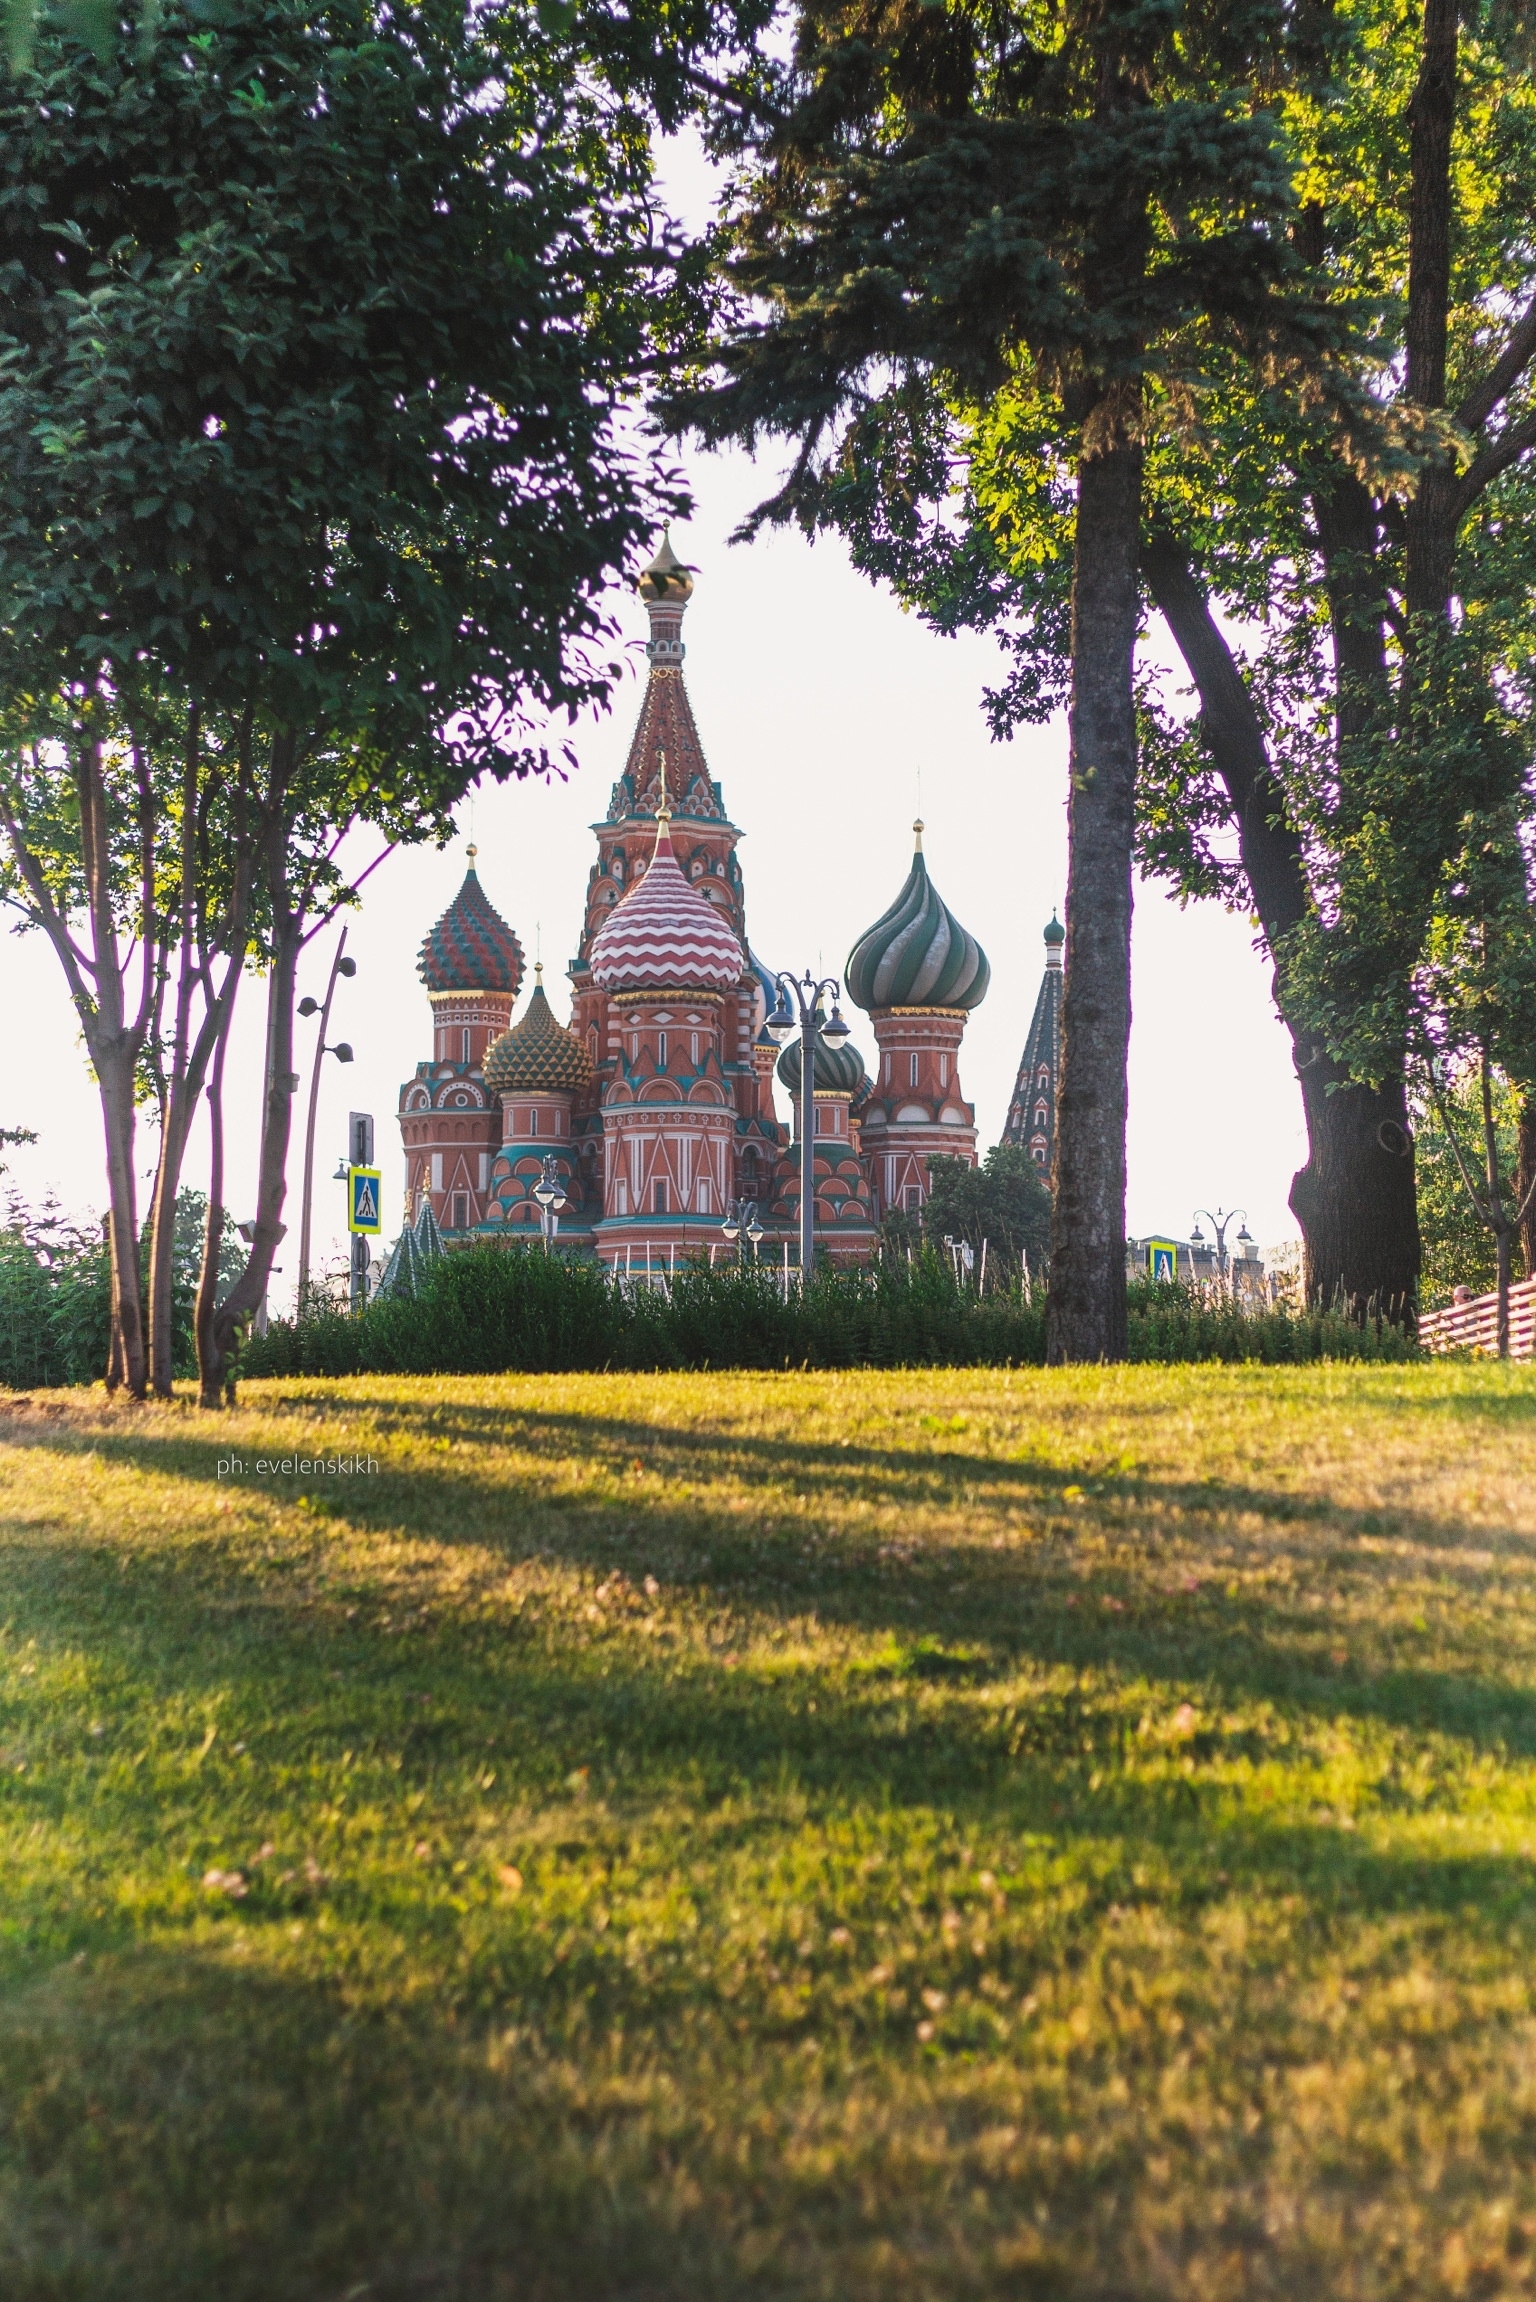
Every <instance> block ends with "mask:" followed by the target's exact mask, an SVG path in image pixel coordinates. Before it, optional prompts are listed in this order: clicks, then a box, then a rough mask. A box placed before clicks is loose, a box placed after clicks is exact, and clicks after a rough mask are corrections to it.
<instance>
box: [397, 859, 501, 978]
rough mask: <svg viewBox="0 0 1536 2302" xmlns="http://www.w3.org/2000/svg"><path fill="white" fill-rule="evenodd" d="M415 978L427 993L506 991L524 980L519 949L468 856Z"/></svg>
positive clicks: (423, 947) (427, 940)
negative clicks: (459, 882) (458, 884)
mask: <svg viewBox="0 0 1536 2302" xmlns="http://www.w3.org/2000/svg"><path fill="white" fill-rule="evenodd" d="M416 972H417V974H418V975H419V976H420V977H421V980H422V982H423V983H424V984H425V985H426V987H427V989H428V990H429V991H509V992H510V993H511V994H512V996H513V997H514V998H516V996H517V987H518V985H519V984H520V983H521V982H522V980H523V947H522V945H521V944H520V943H519V942H518V940H517V937H516V936H515V935H514V934H513V932H512V930H511V928H510V927H509V926H508V925H507V923H506V921H505V920H504V919H503V918H502V916H501V913H500V912H499V911H498V910H497V909H496V907H495V905H494V904H493V903H492V902H491V899H490V897H489V896H488V895H487V894H486V892H485V889H484V888H483V887H482V886H481V884H480V882H479V880H478V878H477V877H476V875H475V850H474V848H471V849H470V851H469V869H468V871H466V872H465V874H464V884H463V886H462V887H461V888H460V889H459V892H458V894H457V895H456V896H455V897H454V899H453V901H452V902H451V903H450V904H449V906H448V908H447V910H446V911H445V912H444V913H443V916H442V918H441V919H440V920H439V921H438V923H437V925H436V926H435V927H434V928H433V930H432V932H431V934H430V935H429V936H428V937H427V939H426V941H425V943H423V945H422V947H421V957H420V959H419V960H418V962H417V967H416Z"/></svg>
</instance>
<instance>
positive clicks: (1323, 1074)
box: [1142, 535, 1536, 1316]
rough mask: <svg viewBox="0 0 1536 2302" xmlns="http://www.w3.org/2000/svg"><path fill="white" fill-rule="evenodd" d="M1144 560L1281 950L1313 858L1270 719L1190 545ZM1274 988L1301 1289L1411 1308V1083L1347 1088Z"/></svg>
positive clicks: (1153, 544) (1166, 542)
mask: <svg viewBox="0 0 1536 2302" xmlns="http://www.w3.org/2000/svg"><path fill="white" fill-rule="evenodd" d="M1142 568H1143V573H1144V574H1145V576H1146V579H1147V584H1148V588H1149V589H1150V591H1151V593H1152V597H1153V599H1154V600H1155V601H1156V603H1157V606H1158V609H1159V611H1160V612H1161V614H1162V616H1163V618H1164V620H1165V622H1166V623H1167V625H1168V628H1169V630H1170V631H1171V632H1172V634H1173V637H1174V641H1175V644H1176V645H1177V647H1178V649H1179V652H1180V654H1181V655H1182V656H1183V658H1184V661H1185V663H1186V665H1187V666H1188V668H1189V672H1190V675H1191V677H1192V678H1193V680H1194V682H1195V686H1196V688H1197V690H1198V692H1199V696H1200V719H1201V727H1202V730H1203V732H1204V735H1205V739H1206V742H1207V743H1208V745H1209V746H1210V751H1211V757H1212V758H1213V759H1214V761H1215V763H1216V767H1217V770H1218V772H1219V774H1220V776H1221V778H1222V781H1223V783H1224V784H1225V785H1226V788H1227V794H1228V797H1229V798H1230V800H1231V802H1232V813H1233V817H1234V819H1235V821H1236V824H1237V834H1238V853H1239V855H1240V857H1241V860H1242V865H1243V872H1244V875H1245V877H1246V879H1247V881H1248V889H1249V893H1250V894H1251V895H1252V897H1253V903H1254V909H1255V910H1256V912H1257V913H1258V918H1259V925H1260V927H1261V929H1262V931H1263V935H1264V941H1265V944H1266V945H1267V946H1268V948H1269V950H1270V951H1271V952H1273V951H1274V950H1275V949H1276V948H1277V946H1278V945H1279V944H1280V943H1281V941H1282V940H1283V938H1284V937H1285V936H1286V935H1288V934H1289V933H1290V932H1291V931H1292V930H1293V929H1294V928H1295V927H1297V926H1298V925H1299V924H1300V922H1301V921H1302V920H1303V919H1304V918H1305V917H1306V914H1307V910H1308V908H1309V904H1310V900H1311V899H1310V894H1309V890H1308V886H1307V872H1306V858H1305V856H1304V855H1303V853H1302V848H1301V842H1300V840H1299V839H1298V838H1297V836H1296V834H1295V832H1294V831H1293V830H1292V829H1291V827H1290V825H1289V824H1288V823H1287V822H1286V820H1285V795H1284V793H1283V791H1282V790H1281V787H1280V783H1279V781H1278V779H1277V777H1276V775H1275V773H1274V769H1273V767H1272V766H1271V764H1270V758H1269V751H1268V746H1267V744H1266V741H1265V735H1264V728H1263V725H1262V722H1261V721H1260V719H1259V716H1258V713H1257V712H1256V711H1255V709H1254V706H1253V699H1252V697H1251V696H1250V694H1249V692H1248V687H1247V683H1246V682H1245V680H1244V678H1243V675H1242V671H1241V668H1240V667H1239V665H1238V663H1237V661H1236V659H1235V657H1234V656H1233V654H1232V651H1231V649H1230V647H1229V646H1228V644H1227V641H1226V638H1225V635H1224V634H1223V633H1222V631H1221V630H1220V628H1219V626H1218V625H1217V623H1216V620H1215V618H1214V617H1213V616H1212V614H1211V611H1210V605H1209V602H1208V600H1207V598H1206V595H1205V591H1204V589H1203V587H1202V585H1201V584H1200V582H1199V581H1198V579H1197V578H1196V576H1195V574H1194V571H1193V569H1192V568H1191V566H1190V563H1189V556H1188V554H1187V553H1186V552H1185V551H1184V550H1183V548H1182V547H1181V546H1180V545H1179V544H1177V543H1176V542H1174V541H1173V539H1172V538H1171V537H1168V536H1166V535H1154V536H1153V537H1151V538H1150V539H1149V540H1148V542H1147V545H1146V547H1145V549H1144V551H1143V554H1142ZM1273 994H1274V1000H1275V1005H1276V1007H1277V1009H1278V1010H1279V1012H1280V1015H1281V1018H1282V1020H1283V1021H1284V1022H1285V1025H1286V1028H1287V1030H1288V1031H1289V1032H1290V1035H1291V1049H1292V1054H1293V1058H1294V1061H1295V1064H1296V1076H1297V1078H1298V1080H1299V1081H1300V1083H1301V1090H1302V1109H1303V1111H1304V1112H1305V1115H1306V1122H1307V1147H1308V1158H1307V1164H1306V1166H1305V1167H1303V1168H1302V1169H1301V1170H1300V1171H1299V1173H1298V1174H1297V1175H1296V1177H1295V1179H1294V1181H1293V1182H1292V1185H1291V1208H1292V1212H1293V1213H1294V1214H1295V1217H1296V1220H1297V1222H1298V1223H1299V1224H1300V1225H1301V1231H1302V1239H1303V1242H1304V1245H1305V1249H1306V1273H1307V1299H1308V1301H1309V1302H1312V1303H1322V1304H1329V1303H1344V1304H1348V1305H1350V1306H1352V1307H1353V1310H1354V1315H1356V1316H1363V1315H1364V1314H1363V1308H1362V1307H1363V1306H1364V1305H1366V1304H1369V1303H1373V1302H1374V1303H1378V1304H1389V1303H1390V1304H1394V1305H1398V1306H1401V1305H1403V1304H1404V1303H1410V1304H1411V1302H1412V1300H1413V1298H1414V1295H1415V1293H1416V1291H1417V1287H1418V1280H1419V1263H1420V1246H1419V1218H1418V1204H1417V1200H1416V1197H1415V1191H1414V1176H1413V1145H1412V1141H1411V1139H1410V1134H1409V1128H1408V1110H1407V1095H1406V1091H1405V1089H1404V1086H1403V1082H1402V1080H1401V1079H1400V1078H1399V1079H1397V1080H1392V1081H1387V1082H1385V1083H1384V1084H1383V1085H1382V1086H1381V1087H1380V1088H1379V1089H1374V1090H1373V1089H1370V1088H1365V1087H1350V1086H1348V1085H1346V1084H1344V1083H1343V1078H1344V1075H1343V1074H1342V1072H1340V1071H1339V1070H1338V1068H1337V1067H1336V1066H1334V1065H1331V1064H1330V1063H1329V1061H1328V1059H1327V1056H1326V1054H1325V1053H1324V1052H1323V1051H1322V1050H1321V1049H1320V1048H1319V1047H1318V1045H1317V1043H1316V1041H1315V1040H1314V1039H1313V1038H1312V1037H1311V1035H1310V1034H1309V1033H1307V1032H1305V1031H1302V1030H1300V1029H1298V1027H1297V1026H1296V1025H1295V1024H1293V1023H1292V1021H1291V1019H1290V1017H1289V1016H1287V1015H1286V1013H1285V1001H1284V998H1283V996H1282V993H1281V988H1280V984H1279V980H1278V975H1277V976H1276V978H1275V980H1274V983H1273ZM1330 1087H1331V1088H1332V1089H1333V1090H1334V1091H1333V1092H1332V1093H1331V1094H1330V1093H1329V1089H1330ZM1533 1148H1536V1142H1533ZM1394 1315H1401V1313H1400V1311H1399V1312H1397V1313H1395V1314H1394Z"/></svg>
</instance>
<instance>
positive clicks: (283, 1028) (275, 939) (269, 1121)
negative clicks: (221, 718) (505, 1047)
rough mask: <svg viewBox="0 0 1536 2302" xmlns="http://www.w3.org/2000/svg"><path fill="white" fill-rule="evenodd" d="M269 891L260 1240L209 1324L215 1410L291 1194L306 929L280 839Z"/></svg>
mask: <svg viewBox="0 0 1536 2302" xmlns="http://www.w3.org/2000/svg"><path fill="white" fill-rule="evenodd" d="M268 886H269V890H270V892H271V895H272V903H273V911H274V914H275V917H274V922H273V930H272V966H271V970H270V973H269V974H268V977H267V1060H266V1072H265V1096H264V1103H263V1112H262V1127H261V1155H260V1163H259V1166H258V1169H257V1182H256V1222H255V1238H254V1240H253V1241H252V1245H251V1251H250V1254H249V1255H248V1256H247V1258H246V1264H245V1269H244V1270H243V1271H242V1272H241V1274H240V1276H239V1278H238V1279H237V1280H236V1281H235V1284H234V1286H233V1287H232V1288H231V1289H230V1291H229V1293H228V1295H227V1296H226V1297H225V1299H224V1301H223V1302H222V1303H221V1304H219V1305H218V1307H217V1309H216V1310H214V1311H213V1313H212V1315H211V1316H210V1318H209V1320H208V1323H207V1355H206V1357H205V1358H203V1360H202V1362H201V1364H200V1367H199V1375H200V1378H201V1396H202V1401H203V1404H204V1405H205V1406H208V1405H212V1404H215V1403H216V1402H217V1400H218V1399H220V1398H221V1397H223V1395H224V1393H225V1389H226V1386H227V1385H228V1383H229V1380H230V1373H231V1369H232V1367H233V1363H234V1357H235V1353H236V1350H237V1349H238V1347H239V1340H240V1333H241V1329H242V1328H243V1326H244V1324H245V1322H246V1321H247V1320H248V1319H249V1318H250V1317H251V1316H252V1315H253V1313H254V1312H255V1311H256V1310H257V1309H258V1308H259V1306H260V1303H261V1299H262V1297H263V1296H264V1295H265V1293H266V1291H267V1282H268V1280H269V1279H270V1278H271V1276H272V1259H273V1257H274V1256H275V1254H276V1253H277V1248H278V1243H279V1241H280V1240H281V1239H282V1237H283V1233H284V1224H283V1221H282V1212H283V1201H284V1199H285V1197H286V1195H287V1189H288V1180H287V1168H288V1145H289V1140H290V1137H291V1134H292V1129H293V1098H294V1093H295V1090H296V1086H297V1080H296V1077H295V1074H294V1070H293V994H294V979H295V976H296V974H297V972H298V962H299V946H300V943H301V941H302V925H303V923H302V920H301V919H299V918H297V917H296V916H295V915H294V913H293V912H292V911H291V910H290V909H289V908H288V905H287V895H286V888H285V887H284V884H283V858H282V847H281V841H279V844H278V849H277V853H276V855H275V856H273V855H271V854H269V860H268Z"/></svg>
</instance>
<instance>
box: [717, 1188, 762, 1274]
mask: <svg viewBox="0 0 1536 2302" xmlns="http://www.w3.org/2000/svg"><path fill="white" fill-rule="evenodd" d="M720 1228H721V1230H722V1231H723V1232H724V1233H725V1235H726V1238H727V1239H728V1240H729V1241H730V1243H731V1245H732V1246H733V1247H734V1248H735V1250H736V1261H737V1263H738V1264H741V1263H744V1262H745V1261H746V1249H745V1248H744V1247H743V1246H742V1244H741V1240H742V1234H743V1233H745V1234H746V1237H747V1238H748V1240H749V1241H750V1242H751V1246H752V1260H753V1262H754V1263H755V1262H756V1261H757V1242H758V1240H759V1239H761V1237H762V1235H763V1226H762V1225H761V1223H759V1221H758V1219H757V1201H756V1200H755V1199H733V1200H732V1201H731V1203H730V1205H729V1207H727V1209H726V1210H725V1221H724V1222H723V1223H722V1224H721V1226H720Z"/></svg>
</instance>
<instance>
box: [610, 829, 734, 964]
mask: <svg viewBox="0 0 1536 2302" xmlns="http://www.w3.org/2000/svg"><path fill="white" fill-rule="evenodd" d="M670 822H671V818H670V817H669V816H668V814H667V812H666V810H665V808H663V810H662V812H661V814H660V816H659V817H658V819H657V830H656V850H655V853H654V854H653V855H652V857H651V860H650V864H649V867H648V868H647V870H646V872H645V875H644V877H643V878H640V879H637V880H635V881H633V882H632V883H631V885H630V888H629V891H628V893H627V894H626V895H625V896H624V897H623V899H622V901H621V902H619V903H616V904H615V905H614V907H613V909H612V910H611V911H610V912H609V914H608V916H607V918H606V919H605V920H604V921H603V924H602V926H601V927H600V928H599V929H598V931H597V933H596V935H594V936H593V938H592V948H591V951H590V952H589V953H588V965H589V966H590V968H591V970H592V980H593V982H594V983H596V984H597V985H599V987H600V988H601V989H602V990H604V991H647V990H669V989H673V988H676V989H678V990H682V989H684V988H686V987H690V986H695V987H697V988H698V989H700V990H710V991H728V990H731V989H732V988H734V986H735V985H736V984H737V983H739V982H740V981H741V977H742V971H743V969H744V968H745V966H746V955H745V953H744V952H743V950H742V948H741V945H740V944H739V943H738V942H737V940H736V936H735V933H734V931H733V929H732V927H731V924H730V922H729V920H727V919H725V918H724V917H723V916H722V915H721V913H720V912H719V911H717V910H716V909H715V907H714V905H713V904H710V903H706V902H705V900H704V898H703V896H702V895H700V894H699V893H698V892H697V891H696V889H694V888H693V887H692V886H691V885H690V884H689V882H688V881H687V880H686V879H685V878H684V877H683V874H682V872H681V871H680V870H679V869H678V865H677V858H676V856H675V855H674V854H673V852H672V839H671V833H670V829H669V825H670Z"/></svg>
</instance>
